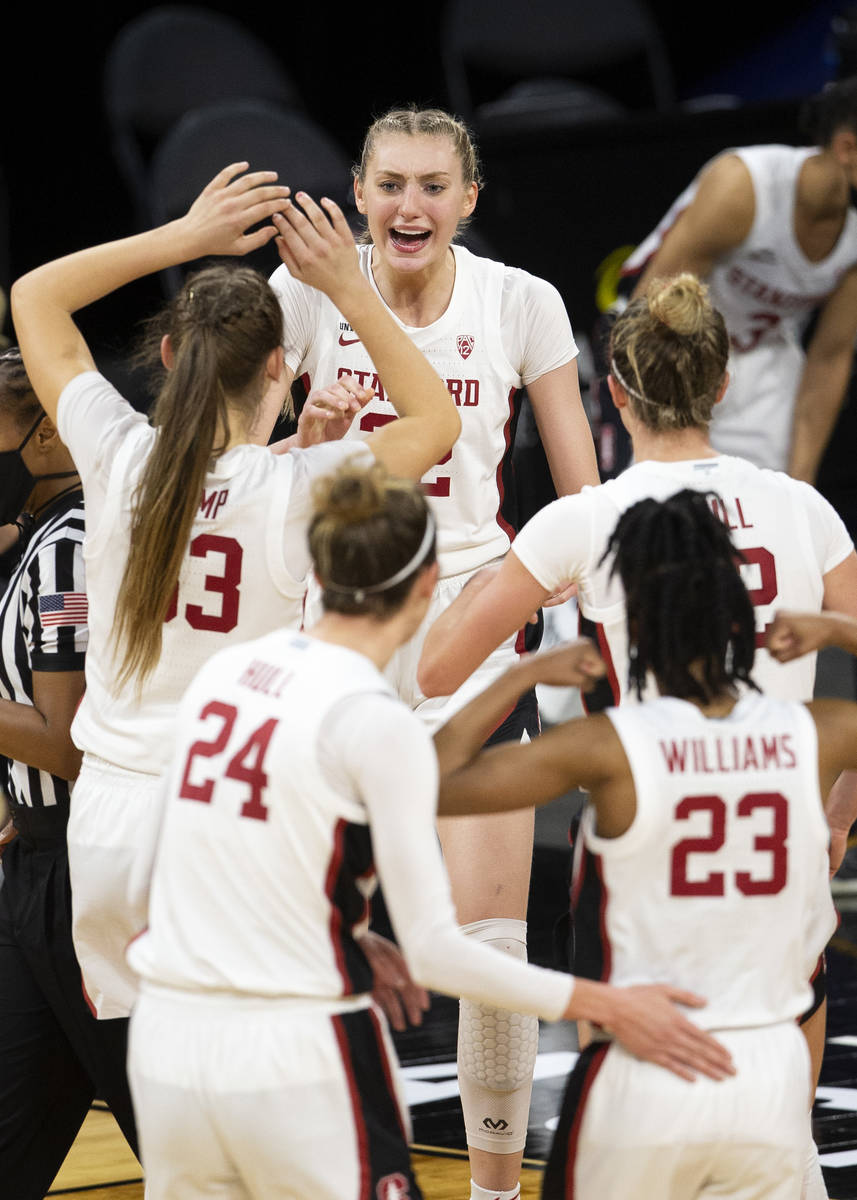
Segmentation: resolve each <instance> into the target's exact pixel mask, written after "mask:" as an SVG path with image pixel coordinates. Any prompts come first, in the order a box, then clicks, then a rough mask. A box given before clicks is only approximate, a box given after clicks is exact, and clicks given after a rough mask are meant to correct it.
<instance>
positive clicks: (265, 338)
mask: <svg viewBox="0 0 857 1200" xmlns="http://www.w3.org/2000/svg"><path fill="white" fill-rule="evenodd" d="M275 180H276V176H275V173H274V172H269V171H261V172H251V173H247V164H246V163H234V164H232V165H231V166H229V167H227V168H225V169H224V170H223V171H221V172H220V174H218V175H217V176H216V178H215V179H214V180H213V181H212V182H211V183H210V184H209V185H208V186H207V187H206V188H205V189H204V191H203V192H202V193H201V195H200V196H199V197H198V198H197V200H196V201H195V202H194V204H193V205H192V206H191V208H190V210H189V212H188V213H187V215H186V216H184V217H183V218H181V219H180V220H178V221H174V222H171V223H169V224H167V225H164V226H162V227H160V228H158V229H154V230H151V231H149V232H147V233H144V234H140V235H138V236H135V237H132V238H126V239H122V240H120V241H118V242H111V243H107V244H105V245H102V246H96V247H94V248H91V249H88V250H83V251H80V252H79V253H77V254H73V255H70V256H69V257H67V258H64V259H60V260H58V261H56V262H51V263H47V264H46V265H44V266H42V267H39V268H37V269H36V270H35V271H32V272H30V274H28V275H25V276H24V277H23V278H22V279H20V280H18V281H17V283H16V284H15V286H14V288H13V293H12V304H13V313H14V317H15V322H16V326H17V329H18V333H19V337H20V342H21V349H22V352H23V355H24V361H25V363H26V364H27V365H28V368H29V370H30V373H31V378H32V379H33V382H34V386H35V387H36V389H37V391H38V393H39V395H40V396H41V397H42V399H43V403H44V406H45V409H46V411H47V412H48V413H49V414H50V415H52V417H54V418H56V420H57V422H58V426H59V429H60V431H61V433H62V435H63V439H64V441H65V442H66V444H67V445H68V446H69V448H70V450H71V452H72V455H73V456H74V461H75V463H76V465H77V468H78V470H79V471H80V474H81V477H82V479H83V486H84V492H85V494H86V502H87V550H86V555H87V587H88V593H89V602H90V644H89V652H88V655H87V660H86V692H85V694H84V698H83V701H82V703H81V706H80V708H79V710H78V712H77V715H76V717H75V721H74V726H73V729H72V736H73V737H74V740H75V744H76V745H77V746H79V747H80V748H81V749H82V750H83V751H84V760H83V766H82V769H81V773H80V778H79V780H78V782H77V785H76V787H75V793H74V805H73V807H72V812H71V819H70V821H69V833H68V838H69V858H70V865H71V879H72V893H73V896H74V909H73V913H74V938H75V946H76V949H77V952H78V957H79V959H80V964H81V968H82V971H83V977H84V982H85V984H86V987H87V991H88V993H89V996H90V999H91V1001H92V1003H93V1006H94V1007H95V1009H96V1011H97V1013H98V1015H99V1017H117V1018H118V1017H127V1015H128V1013H129V1011H130V1007H131V1004H132V1003H133V1000H134V995H135V992H136V980H135V978H134V976H133V973H132V972H131V971H130V969H129V968H128V966H127V964H126V962H125V948H126V946H127V943H128V941H129V939H130V938H131V937H133V936H134V935H135V934H136V933H138V932H139V930H140V929H141V928H142V927H143V925H144V924H145V919H146V907H147V905H146V898H147V884H148V874H149V872H148V867H149V865H150V859H149V857H148V856H149V855H150V854H151V853H152V852H153V848H154V840H155V836H156V832H157V824H158V811H159V807H158V795H159V791H158V783H159V773H160V771H161V770H162V769H163V767H164V766H165V765H166V763H167V762H168V758H169V748H170V744H171V740H172V733H173V720H174V713H175V708H176V704H177V703H178V699H179V697H180V695H181V694H182V692H183V691H184V689H185V687H186V686H187V683H188V682H189V680H190V679H191V677H192V676H193V674H194V672H195V671H196V669H197V668H198V667H199V666H200V665H201V663H202V662H204V661H205V660H206V659H207V658H208V657H210V655H211V654H212V653H213V652H214V651H215V650H216V649H218V648H220V647H221V646H223V645H225V644H227V643H229V642H234V641H239V640H246V639H247V638H248V637H249V636H251V635H255V634H258V633H260V632H264V631H267V630H269V629H271V628H276V627H279V626H281V625H292V626H297V625H298V624H299V622H300V619H301V607H302V600H303V594H304V588H305V576H306V574H307V572H308V569H309V558H308V553H307V549H306V526H307V521H308V519H309V487H310V484H311V481H312V479H313V478H314V477H315V476H316V475H318V474H321V473H325V472H326V471H328V470H329V469H330V468H331V466H333V465H335V464H336V463H338V462H341V461H343V460H344V459H346V458H351V457H356V458H358V459H360V460H361V461H364V462H371V461H372V459H373V457H377V458H379V459H380V460H381V461H383V462H385V463H386V465H388V466H389V467H390V469H391V470H395V471H397V472H399V473H401V474H404V475H406V476H407V475H410V476H413V477H415V478H418V477H419V476H420V475H421V474H422V472H423V471H424V470H425V469H426V468H427V466H428V465H429V464H430V463H432V462H434V461H435V460H436V459H437V458H438V457H439V456H440V455H442V454H443V453H445V452H446V451H447V450H448V449H449V447H450V445H451V444H452V442H453V441H454V439H455V436H456V434H457V431H458V429H459V427H460V422H459V418H458V416H457V414H456V412H455V410H454V407H453V405H452V403H451V401H450V398H449V395H448V392H447V391H446V388H445V387H444V386H443V384H442V382H441V381H440V379H439V377H438V376H437V374H436V373H435V372H434V370H433V369H432V368H431V367H430V366H429V364H428V363H427V362H426V360H425V358H424V357H423V356H422V355H421V354H420V353H419V351H418V350H417V349H416V348H415V347H414V345H413V343H412V342H411V341H410V339H408V338H407V337H406V336H405V335H404V334H403V333H402V332H401V330H399V329H398V327H397V326H396V324H395V322H394V321H393V320H392V319H391V318H390V317H389V315H388V314H387V313H386V311H385V310H384V307H383V305H382V304H381V303H380V301H379V300H378V298H377V297H376V296H375V295H374V294H373V292H372V289H371V288H370V287H369V285H368V283H367V281H366V280H365V278H364V277H363V275H362V273H361V272H360V270H359V267H358V262H357V252H356V249H355V246H354V239H353V237H352V235H351V232H350V230H349V228H348V226H347V223H346V222H345V219H344V217H343V215H342V213H341V212H340V210H339V209H338V208H337V206H336V205H334V204H332V203H325V205H324V209H322V208H320V207H318V206H317V205H316V204H315V203H314V201H312V200H311V199H310V198H309V197H306V196H305V197H303V198H302V203H303V210H301V209H300V208H298V207H297V206H296V205H295V204H292V202H291V201H290V199H289V197H288V188H285V187H281V186H279V185H277V184H276V182H275ZM271 220H273V221H274V223H275V224H273V225H272V224H271V223H270V222H271ZM260 222H264V224H262V225H261V227H259V228H257V229H256V230H255V232H253V233H249V234H248V233H245V230H246V229H248V228H249V227H251V226H253V225H258V224H259V223H260ZM274 236H278V237H279V239H280V241H281V245H282V247H283V254H284V255H285V256H286V258H287V259H288V261H289V262H290V264H291V269H292V270H293V271H294V272H295V274H296V275H297V276H298V277H299V278H301V279H303V280H304V281H305V282H306V283H307V285H308V286H318V287H320V288H326V289H327V290H328V291H329V292H330V293H331V295H332V296H334V297H335V302H336V303H337V304H339V305H340V307H341V308H342V309H343V311H346V310H347V313H348V316H349V319H350V320H351V321H352V324H354V326H355V328H356V329H357V330H358V332H359V336H360V337H361V338H363V339H364V340H365V342H366V344H367V345H368V346H371V347H372V352H373V353H374V354H375V355H376V357H377V361H378V364H379V371H380V373H381V376H382V378H383V379H384V385H385V388H386V389H387V391H388V392H389V394H390V395H391V397H392V399H393V401H394V402H395V404H396V406H397V409H398V411H399V412H400V414H401V415H402V418H403V419H402V420H401V421H399V422H398V423H397V424H396V425H395V426H392V427H391V428H390V429H382V430H378V431H377V432H376V433H374V434H373V435H372V437H371V439H369V441H368V445H365V446H364V445H358V444H356V443H354V444H352V443H347V444H346V443H342V444H337V445H331V446H319V447H314V448H312V449H310V450H302V451H297V450H296V451H294V452H292V453H290V454H287V455H285V456H282V457H277V456H275V455H272V454H271V453H270V452H269V451H268V450H267V448H266V447H265V446H264V445H255V444H254V441H255V440H256V439H257V438H259V436H260V430H261V429H262V427H263V426H265V425H266V422H267V419H268V413H269V410H270V411H279V409H280V408H281V407H282V405H283V403H284V400H285V397H286V395H287V379H286V372H285V368H284V365H283V355H282V338H283V329H282V315H281V312H280V307H279V305H278V304H277V301H276V297H275V296H274V294H273V292H272V291H271V289H270V288H269V286H268V284H267V282H266V281H265V280H264V279H263V278H262V277H261V276H260V275H259V274H258V273H257V272H255V271H249V270H243V269H237V270H234V271H232V270H228V269H227V268H226V267H223V266H218V267H212V268H209V269H207V270H205V271H203V272H200V273H198V274H196V275H195V276H194V277H193V278H191V279H190V280H189V281H188V282H187V283H186V284H185V286H184V287H183V288H182V289H181V290H180V292H179V293H178V295H177V296H176V298H175V300H174V301H173V303H172V305H171V307H170V310H169V312H168V315H167V317H166V319H165V321H164V322H163V326H162V327H159V328H158V331H157V332H158V334H162V337H161V336H158V337H157V343H158V345H159V347H160V349H161V352H162V354H163V358H164V362H165V365H166V366H167V368H168V370H167V375H166V380H165V383H164V386H163V388H162V390H161V393H160V395H159V398H158V401H157V404H156V408H155V413H154V421H155V426H156V428H152V427H151V426H150V425H149V424H148V422H147V421H146V419H145V418H144V417H143V416H142V415H140V414H138V413H135V412H134V410H133V409H132V408H131V406H130V405H129V404H128V403H127V402H126V401H125V400H124V399H123V398H122V396H120V395H119V393H118V392H117V391H116V390H115V389H114V388H113V387H112V386H111V385H110V383H108V381H107V380H106V379H104V378H103V376H101V375H100V374H98V372H97V371H96V369H95V364H94V362H93V359H92V356H91V354H90V351H89V349H88V347H87V345H86V343H85V341H84V339H83V337H82V335H81V333H80V332H79V330H78V328H77V326H76V325H75V323H74V320H73V315H72V314H73V313H74V312H75V311H76V310H77V309H79V308H81V307H84V306H85V305H86V304H89V303H92V302H93V301H94V300H96V299H98V298H99V297H101V296H106V295H109V294H110V293H111V292H112V291H113V290H114V289H116V288H118V287H120V286H121V285H122V284H123V283H126V282H128V281H130V280H132V279H135V278H137V277H138V276H141V275H145V274H147V273H148V272H150V271H158V270H161V269H162V268H163V267H165V266H166V265H168V264H171V263H173V264H174V263H179V262H183V261H185V260H194V259H197V258H199V257H205V256H208V255H213V254H217V255H224V254H233V255H240V254H243V253H246V252H248V251H250V250H253V249H254V248H255V247H257V246H259V245H262V244H263V243H264V242H265V241H268V240H270V239H271V238H272V237H274ZM265 437H266V434H265V435H263V436H262V438H261V440H262V441H263V442H264V440H265ZM134 868H136V869H134Z"/></svg>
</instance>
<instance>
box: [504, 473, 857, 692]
mask: <svg viewBox="0 0 857 1200" xmlns="http://www.w3.org/2000/svg"><path fill="white" fill-rule="evenodd" d="M682 488H693V489H694V490H696V491H703V492H709V491H710V492H711V493H713V494H712V497H711V506H712V508H713V510H714V512H715V513H716V515H717V516H719V517H720V518H721V520H723V521H724V522H725V523H726V524H727V526H728V528H729V531H730V534H731V536H732V540H733V542H734V543H735V545H736V546H737V547H738V549H739V550H740V551H741V552H742V554H743V556H744V560H745V561H744V563H743V564H742V566H741V574H742V577H743V579H744V583H745V584H746V586H747V589H748V591H749V592H750V599H751V600H752V602H753V607H754V609H755V613H756V660H755V665H754V668H753V678H754V680H755V682H756V683H757V684H758V686H759V687H761V688H762V689H763V691H766V692H771V693H772V694H773V695H775V696H780V697H781V698H783V699H790V700H810V699H811V698H812V693H813V684H814V681H815V656H814V655H813V656H810V655H807V656H806V657H804V658H801V659H797V660H795V661H794V662H792V663H788V664H786V665H781V664H779V663H777V662H775V661H774V660H773V659H772V658H771V656H770V655H769V654H768V652H767V650H766V649H765V648H764V641H765V629H766V626H767V625H768V624H769V623H770V622H771V621H772V620H773V618H774V613H775V611H776V610H777V608H792V609H797V610H802V611H811V612H819V611H820V610H821V606H822V599H823V595H824V576H825V575H826V574H827V573H828V571H832V570H833V568H834V567H836V566H838V565H839V564H840V563H841V562H843V560H844V559H846V558H847V557H848V555H849V554H851V553H852V552H853V550H854V546H853V544H852V542H851V538H850V537H849V535H848V531H847V530H846V528H845V525H844V524H843V522H842V520H841V518H840V517H839V515H838V514H837V513H836V511H835V510H834V509H833V507H832V506H831V505H830V504H829V503H828V502H827V501H826V500H825V499H824V497H823V496H821V495H819V493H818V492H817V491H816V490H815V489H814V488H813V487H811V486H810V485H809V484H808V483H802V482H800V481H798V480H796V479H792V478H791V477H790V476H789V475H784V474H782V473H780V472H778V471H768V470H764V469H761V468H759V467H755V466H753V464H752V463H749V462H746V461H745V460H744V459H741V458H733V457H731V456H730V455H725V454H721V455H717V456H715V457H713V458H700V459H688V460H685V461H681V462H656V461H651V460H650V461H646V462H641V463H636V464H635V465H634V466H632V467H629V468H628V469H627V470H626V471H624V472H623V473H622V474H621V475H619V476H618V477H617V478H616V479H611V480H609V481H608V482H607V483H604V484H602V485H601V486H600V487H596V488H589V487H587V488H584V489H583V490H582V492H581V493H580V494H579V495H577V496H563V497H561V498H560V499H559V500H555V501H554V502H553V503H552V504H548V505H546V506H545V508H543V509H542V510H541V512H538V513H537V514H536V515H535V516H534V517H533V518H532V519H531V520H529V521H528V522H527V524H526V525H525V526H524V528H523V529H522V530H521V532H520V533H519V534H518V536H517V537H516V538H515V544H514V546H513V547H512V551H511V552H512V553H513V554H515V555H516V556H517V557H518V558H519V559H520V561H521V562H522V563H523V565H524V566H525V567H526V569H527V570H528V571H529V572H530V574H531V575H532V576H533V577H534V578H535V579H537V580H538V582H539V583H540V584H541V585H542V587H544V588H546V589H547V590H548V591H549V592H551V593H553V592H556V591H559V590H560V588H561V587H563V586H564V585H565V584H566V583H568V582H569V581H570V580H573V579H574V580H577V581H578V604H579V608H580V614H581V618H582V620H581V632H583V633H585V634H587V635H591V636H593V637H594V638H595V639H596V640H597V641H598V645H599V647H600V649H601V653H602V655H603V657H604V659H605V661H606V663H607V668H608V670H607V677H606V680H605V681H604V682H603V684H602V685H599V688H598V689H597V690H596V691H595V692H594V693H592V694H590V696H587V697H585V698H584V699H585V702H586V704H587V707H588V708H589V710H590V711H593V710H594V709H596V708H604V707H606V706H607V705H609V704H618V703H619V702H620V700H621V701H622V702H623V703H624V702H625V700H626V699H634V698H636V697H633V696H629V694H628V636H627V629H626V617H625V599H624V594H623V592H622V585H621V583H620V582H619V580H618V578H616V577H614V578H613V579H611V578H610V566H611V564H610V562H609V561H608V562H602V561H601V560H602V557H603V555H604V552H605V550H606V548H607V542H608V540H609V538H610V534H611V533H612V532H613V530H614V528H615V527H616V522H617V521H618V520H619V517H620V516H621V514H622V513H623V512H625V510H626V509H628V508H630V507H631V505H633V504H636V503H637V501H638V500H644V499H647V498H649V497H651V498H652V499H654V500H665V499H666V498H667V497H668V496H671V495H673V493H674V492H677V491H680V490H681V489H682ZM648 695H652V696H654V695H656V691H655V689H654V687H652V688H651V690H650V692H649V693H648Z"/></svg>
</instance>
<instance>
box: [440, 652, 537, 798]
mask: <svg viewBox="0 0 857 1200" xmlns="http://www.w3.org/2000/svg"><path fill="white" fill-rule="evenodd" d="M537 682H538V671H537V669H536V661H535V657H534V656H531V657H527V658H523V659H521V660H520V661H519V662H518V663H516V664H515V665H514V666H512V667H510V668H509V669H508V670H507V671H504V673H503V674H502V675H501V676H500V677H499V679H496V680H495V681H494V682H493V683H492V684H489V686H488V687H487V688H486V689H485V690H484V691H483V692H480V693H479V695H477V696H476V697H474V699H473V700H471V701H470V703H469V704H467V705H466V706H465V707H464V708H462V709H461V710H460V711H459V712H457V713H456V714H455V715H454V716H453V717H451V718H450V720H449V721H447V723H446V724H445V725H442V726H441V728H440V729H439V730H438V731H437V732H436V733H435V735H434V746H435V751H436V752H437V758H438V765H439V767H440V773H441V776H443V775H445V774H447V773H448V772H450V771H454V770H456V769H457V768H458V767H461V766H464V764H465V763H468V762H470V761H471V759H473V757H474V756H475V755H476V754H478V753H479V751H480V750H481V748H482V746H483V745H484V744H485V742H486V741H487V739H488V738H489V737H490V736H491V734H492V733H493V732H494V730H495V729H496V728H497V726H498V725H499V724H500V723H501V722H502V721H503V719H504V718H505V717H506V716H507V714H508V713H509V712H511V710H512V709H513V708H514V707H515V705H516V704H517V702H518V700H519V699H520V697H521V696H523V695H524V693H525V692H527V691H529V690H530V688H531V687H534V686H535V684H536V683H537Z"/></svg>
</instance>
